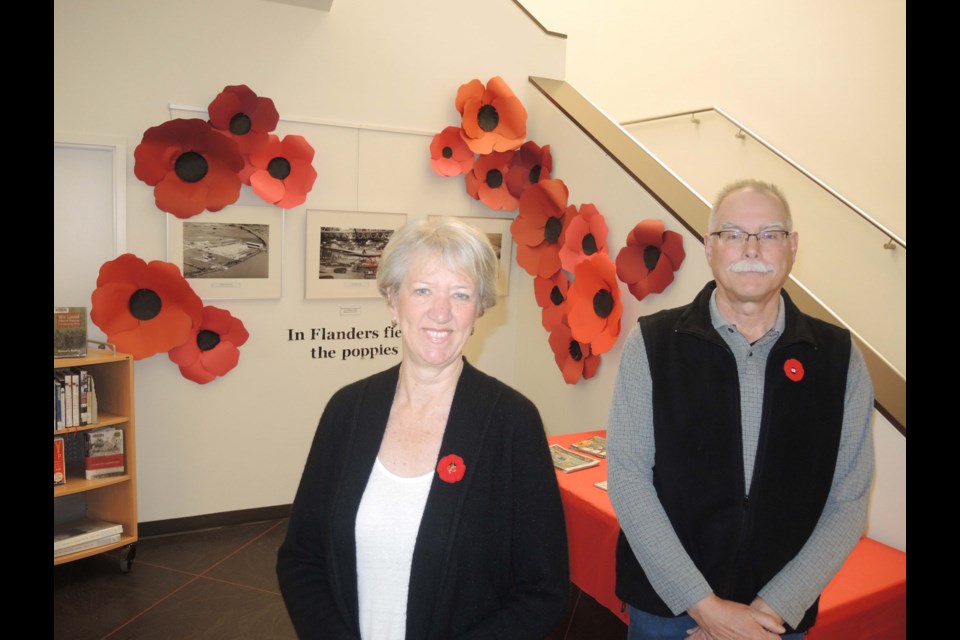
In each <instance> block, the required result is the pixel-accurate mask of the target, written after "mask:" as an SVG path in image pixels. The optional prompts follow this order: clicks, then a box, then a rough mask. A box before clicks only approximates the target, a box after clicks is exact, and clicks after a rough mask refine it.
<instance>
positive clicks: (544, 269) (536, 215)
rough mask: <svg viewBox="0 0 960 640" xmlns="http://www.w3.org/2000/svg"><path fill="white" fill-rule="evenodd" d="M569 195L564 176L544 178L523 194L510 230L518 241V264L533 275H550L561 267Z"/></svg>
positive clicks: (542, 276)
mask: <svg viewBox="0 0 960 640" xmlns="http://www.w3.org/2000/svg"><path fill="white" fill-rule="evenodd" d="M567 195H568V192H567V185H565V184H564V183H563V180H541V181H540V182H538V183H537V184H535V185H532V186H531V187H530V188H529V189H527V190H526V191H524V192H523V195H522V196H520V213H518V214H517V217H516V218H514V220H513V222H512V223H511V224H510V233H511V234H513V239H514V241H516V243H517V264H519V265H520V266H521V267H523V268H524V270H526V272H527V273H529V274H530V275H532V276H540V277H541V278H549V277H550V276H552V275H553V274H555V273H556V272H557V271H559V270H560V247H561V246H563V238H564V233H565V232H566V229H567V216H568V208H567ZM572 209H573V207H570V210H572Z"/></svg>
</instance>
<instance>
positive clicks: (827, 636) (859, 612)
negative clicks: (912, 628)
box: [548, 430, 907, 640]
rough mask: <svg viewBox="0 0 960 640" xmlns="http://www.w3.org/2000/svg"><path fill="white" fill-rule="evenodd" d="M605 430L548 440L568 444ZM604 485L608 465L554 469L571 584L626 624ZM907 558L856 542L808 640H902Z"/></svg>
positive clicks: (613, 522) (880, 546) (616, 528)
mask: <svg viewBox="0 0 960 640" xmlns="http://www.w3.org/2000/svg"><path fill="white" fill-rule="evenodd" d="M595 435H600V436H603V435H606V431H605V430H597V431H583V432H580V433H571V434H567V435H561V436H552V437H550V438H548V440H549V442H550V444H559V445H561V446H563V447H567V448H569V445H570V444H572V443H574V442H577V441H579V440H585V439H587V438H589V437H591V436H595ZM606 479H607V461H606V460H600V464H599V466H596V467H591V468H589V469H583V470H581V471H574V472H572V473H564V472H562V471H557V481H558V483H559V484H560V496H561V498H562V499H563V508H564V512H565V516H566V520H567V539H568V543H569V547H570V579H571V580H572V581H573V583H574V584H576V585H577V586H578V587H579V588H580V589H582V590H583V591H584V592H585V593H587V594H588V595H590V596H591V597H593V598H594V599H595V600H596V601H597V602H599V603H600V604H602V605H603V606H605V607H607V608H608V609H610V610H611V611H612V612H613V613H614V614H616V615H617V616H619V617H620V619H621V620H623V621H624V622H627V621H628V617H627V613H626V611H621V607H622V603H621V602H620V599H619V598H617V596H616V594H615V593H614V585H615V579H616V567H615V560H616V548H617V534H618V532H619V531H620V527H619V525H618V524H617V517H616V514H615V513H614V511H613V506H612V505H611V504H610V497H609V496H608V495H607V492H606V491H604V490H603V489H599V488H597V487H595V486H594V483H596V482H600V481H601V480H606ZM906 601H907V555H906V553H904V552H902V551H899V550H897V549H894V548H892V547H888V546H886V545H884V544H881V543H879V542H877V541H875V540H871V539H870V538H863V539H861V540H860V542H859V543H858V544H857V546H856V547H855V548H854V550H853V552H852V553H851V554H850V557H849V558H847V561H846V562H845V563H844V565H843V567H841V568H840V571H839V572H838V573H837V575H836V576H834V578H833V580H832V581H831V582H830V584H828V585H827V587H826V589H824V591H823V595H822V596H821V597H820V615H819V616H818V617H817V624H816V626H815V627H814V628H813V629H812V630H811V631H810V633H809V634H807V637H808V638H809V640H860V639H864V640H865V639H867V638H870V639H871V640H902V639H903V638H906V635H907V631H906V624H907V623H906V607H907V605H906Z"/></svg>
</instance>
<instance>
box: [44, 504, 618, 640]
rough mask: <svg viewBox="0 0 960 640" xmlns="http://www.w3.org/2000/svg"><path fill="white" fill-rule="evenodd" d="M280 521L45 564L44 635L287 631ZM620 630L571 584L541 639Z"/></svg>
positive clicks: (604, 638) (171, 636) (70, 639)
mask: <svg viewBox="0 0 960 640" xmlns="http://www.w3.org/2000/svg"><path fill="white" fill-rule="evenodd" d="M286 525H287V521H286V520H285V519H284V520H274V521H270V522H260V523H255V524H244V525H236V526H230V527H222V528H217V529H208V530H204V531H197V532H192V533H183V534H176V535H169V536H158V537H153V538H141V539H140V541H139V542H138V543H137V545H136V557H135V559H134V560H133V562H132V564H131V565H130V566H131V569H130V571H129V572H128V573H123V572H122V571H121V564H120V559H119V558H120V557H119V554H117V553H114V552H107V553H102V554H99V555H96V556H92V557H89V558H85V559H83V560H78V561H76V562H71V563H67V564H63V565H60V566H57V567H54V570H53V600H54V607H53V625H54V638H55V639H57V640H93V639H100V638H103V639H105V638H110V639H111V640H123V639H127V638H136V639H137V640H151V639H154V638H155V639H157V640H180V639H185V638H186V639H191V640H193V639H220V638H224V639H226V638H229V639H231V640H243V639H247V638H249V639H250V640H264V639H268V638H291V639H294V638H296V634H295V633H294V631H293V626H292V625H291V624H290V619H289V618H288V617H287V612H286V609H285V608H284V606H283V601H282V600H281V598H280V591H279V588H278V587H277V578H276V575H275V573H274V564H275V562H276V555H277V548H278V547H279V546H280V543H281V542H282V540H283V537H284V534H285V533H286ZM571 614H572V615H571ZM626 635H627V632H626V625H624V624H623V623H622V622H621V621H620V619H619V618H617V617H616V616H615V615H613V614H612V613H611V612H610V611H608V610H607V609H605V608H603V607H602V606H600V605H599V604H597V602H596V601H595V600H594V599H593V598H591V597H590V596H588V595H587V594H585V593H582V592H581V591H580V590H579V589H577V588H576V587H571V593H570V606H569V607H568V612H567V617H566V619H565V620H564V621H563V623H562V624H560V625H558V627H557V629H556V630H555V631H554V632H553V633H551V634H550V635H549V636H548V639H547V640H608V639H610V640H613V639H616V640H623V639H624V638H626Z"/></svg>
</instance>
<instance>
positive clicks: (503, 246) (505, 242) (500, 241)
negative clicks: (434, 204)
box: [429, 216, 513, 296]
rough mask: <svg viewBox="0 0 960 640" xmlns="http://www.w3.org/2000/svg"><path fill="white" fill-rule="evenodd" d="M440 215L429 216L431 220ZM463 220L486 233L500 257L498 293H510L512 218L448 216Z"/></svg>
mask: <svg viewBox="0 0 960 640" xmlns="http://www.w3.org/2000/svg"><path fill="white" fill-rule="evenodd" d="M439 217H442V216H429V218H430V219H431V220H433V219H435V218H439ZM448 217H451V218H456V219H457V220H460V221H461V222H465V223H466V224H468V225H470V226H471V227H473V228H474V229H476V230H478V231H481V232H483V233H485V234H487V237H488V238H490V244H492V245H493V249H494V251H496V252H497V257H498V258H500V268H499V269H498V272H497V278H498V284H499V285H500V287H499V288H500V295H502V296H505V295H507V294H508V293H510V265H511V263H512V262H513V236H512V235H510V223H511V222H513V219H512V218H471V217H464V216H448Z"/></svg>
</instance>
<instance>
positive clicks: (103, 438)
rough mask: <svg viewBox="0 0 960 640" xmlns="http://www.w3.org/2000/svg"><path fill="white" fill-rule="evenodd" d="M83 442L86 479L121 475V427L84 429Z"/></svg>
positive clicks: (122, 470)
mask: <svg viewBox="0 0 960 640" xmlns="http://www.w3.org/2000/svg"><path fill="white" fill-rule="evenodd" d="M83 443H84V458H83V465H84V467H83V468H84V473H85V475H86V478H87V480H93V479H95V478H105V477H107V476H119V475H123V473H124V471H125V467H124V463H123V429H121V428H119V427H104V428H102V429H91V430H90V431H84V432H83Z"/></svg>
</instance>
